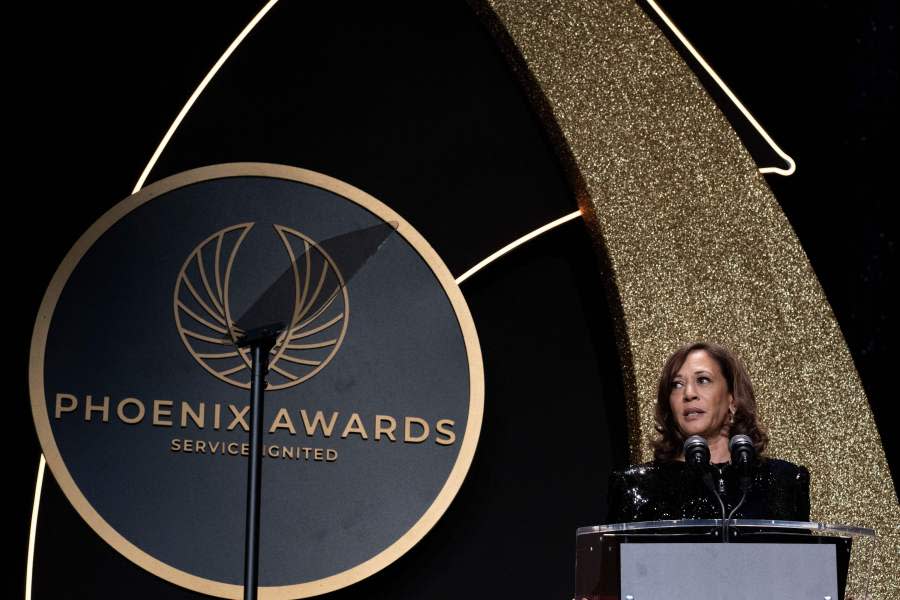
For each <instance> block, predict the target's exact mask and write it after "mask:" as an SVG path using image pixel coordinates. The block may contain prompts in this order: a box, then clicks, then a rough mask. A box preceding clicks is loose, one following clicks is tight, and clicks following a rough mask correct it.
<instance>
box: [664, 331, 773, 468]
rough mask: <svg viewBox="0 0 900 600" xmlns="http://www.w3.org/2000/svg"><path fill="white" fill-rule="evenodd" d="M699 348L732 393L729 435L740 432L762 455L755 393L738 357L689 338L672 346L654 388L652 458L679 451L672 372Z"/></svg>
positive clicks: (763, 435)
mask: <svg viewBox="0 0 900 600" xmlns="http://www.w3.org/2000/svg"><path fill="white" fill-rule="evenodd" d="M697 350H703V351H704V352H706V353H707V354H709V355H710V356H711V357H712V358H713V359H714V360H715V361H716V362H717V363H718V364H719V368H720V369H721V370H722V375H724V376H725V381H727V382H728V391H729V392H730V393H731V395H732V397H734V407H735V411H734V420H733V421H732V422H731V426H730V433H731V435H737V434H744V435H747V436H750V439H751V440H753V446H754V447H755V448H756V455H757V456H762V454H763V452H765V450H766V445H767V444H768V443H769V436H768V435H766V432H765V430H764V429H763V427H762V426H761V425H760V424H759V422H757V420H756V396H754V394H753V384H752V383H750V376H749V375H748V374H747V369H746V368H744V364H743V363H742V362H741V360H740V359H739V358H738V357H737V356H735V355H734V354H733V353H732V352H731V351H730V350H728V348H725V347H724V346H720V345H718V344H711V343H709V342H693V343H691V344H686V345H684V346H682V347H681V348H679V349H678V350H676V351H675V352H674V353H673V354H672V356H670V357H669V359H668V360H667V361H666V364H665V365H664V366H663V369H662V373H661V374H660V376H659V386H658V388H657V391H656V434H657V435H656V439H654V440H653V441H652V442H650V446H651V447H652V448H653V456H654V458H656V460H672V459H674V458H676V457H677V456H678V455H679V454H681V451H682V446H683V444H684V436H683V435H681V432H680V431H679V430H678V425H677V424H676V423H675V417H674V415H672V406H671V404H669V396H670V394H671V391H672V382H673V380H674V379H675V375H676V373H678V370H679V369H681V367H682V365H684V362H685V361H686V360H687V357H688V355H689V354H690V353H691V352H696V351H697Z"/></svg>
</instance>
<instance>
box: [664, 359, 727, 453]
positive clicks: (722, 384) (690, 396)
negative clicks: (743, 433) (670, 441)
mask: <svg viewBox="0 0 900 600" xmlns="http://www.w3.org/2000/svg"><path fill="white" fill-rule="evenodd" d="M669 406H670V407H671V408H672V416H674V417H675V423H677V424H678V429H679V430H680V431H681V434H682V435H683V436H684V437H686V438H687V437H689V436H692V435H702V436H703V437H705V438H706V439H707V440H712V439H713V438H715V437H717V436H720V435H725V436H727V435H728V425H727V423H728V421H729V414H730V412H731V409H732V408H733V406H734V397H733V396H732V394H731V393H730V392H729V391H728V382H727V381H726V380H725V376H724V375H723V374H722V369H720V368H719V363H718V362H716V360H715V359H714V358H713V357H711V356H710V355H709V354H708V353H707V352H706V351H705V350H694V351H693V352H691V353H690V354H688V356H687V359H685V361H684V364H683V365H681V368H680V369H678V372H676V373H675V376H674V377H673V378H672V383H671V389H670V392H669Z"/></svg>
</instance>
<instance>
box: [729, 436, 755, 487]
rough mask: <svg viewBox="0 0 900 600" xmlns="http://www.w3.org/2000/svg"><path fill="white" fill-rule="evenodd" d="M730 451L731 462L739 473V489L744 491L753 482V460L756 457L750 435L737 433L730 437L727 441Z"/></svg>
mask: <svg viewBox="0 0 900 600" xmlns="http://www.w3.org/2000/svg"><path fill="white" fill-rule="evenodd" d="M728 450H729V451H730V452H731V464H733V465H735V466H737V468H738V473H739V474H740V478H739V481H740V487H741V491H742V492H744V493H746V492H747V491H748V490H749V489H750V485H751V484H752V483H753V472H752V467H753V461H754V460H755V459H756V448H754V447H753V440H751V439H750V436H747V435H743V434H739V435H736V436H734V437H732V438H731V441H730V442H729V443H728Z"/></svg>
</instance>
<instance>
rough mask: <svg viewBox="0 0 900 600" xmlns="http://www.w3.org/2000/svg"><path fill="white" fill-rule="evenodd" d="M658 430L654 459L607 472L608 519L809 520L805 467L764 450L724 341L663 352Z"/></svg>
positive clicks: (749, 398) (738, 366)
mask: <svg viewBox="0 0 900 600" xmlns="http://www.w3.org/2000/svg"><path fill="white" fill-rule="evenodd" d="M656 431H657V437H656V439H655V440H653V442H652V446H653V453H654V458H655V460H653V461H652V462H650V463H645V464H642V465H636V466H632V467H630V468H628V469H626V470H624V471H616V472H613V474H612V476H611V477H610V485H609V495H608V498H609V511H608V513H607V519H606V522H607V523H623V522H627V521H658V520H667V519H718V518H723V513H724V514H725V516H728V517H731V518H740V519H781V520H788V521H808V520H809V472H808V471H807V470H806V468H805V467H802V466H799V465H795V464H793V463H790V462H787V461H784V460H778V459H775V458H767V457H765V455H764V452H765V448H766V442H767V441H768V438H767V436H766V433H765V431H764V430H763V428H762V427H761V426H760V424H759V423H758V422H757V418H756V398H755V397H754V394H753V386H752V384H751V383H750V378H749V376H748V375H747V371H746V369H745V368H744V366H743V364H742V363H741V361H740V360H739V359H738V358H737V357H736V356H735V355H734V354H732V353H731V352H730V351H729V350H728V349H726V348H724V347H723V346H719V345H717V344H710V343H705V342H696V343H693V344H688V345H686V346H682V347H681V348H679V349H678V350H676V351H675V353H674V354H672V356H670V357H669V359H668V360H667V361H666V364H665V366H663V370H662V374H661V375H660V378H659V387H658V390H657V395H656ZM704 442H705V443H704ZM686 447H687V448H686ZM686 452H687V455H688V460H686V456H685V454H686ZM733 455H734V456H735V460H732V456H733Z"/></svg>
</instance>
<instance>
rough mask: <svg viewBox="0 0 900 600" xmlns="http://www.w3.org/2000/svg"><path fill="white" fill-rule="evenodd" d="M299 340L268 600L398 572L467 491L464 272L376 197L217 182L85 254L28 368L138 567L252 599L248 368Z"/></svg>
mask: <svg viewBox="0 0 900 600" xmlns="http://www.w3.org/2000/svg"><path fill="white" fill-rule="evenodd" d="M273 322H281V323H283V324H284V326H285V327H284V330H283V332H282V333H281V335H280V336H279V338H278V341H277V344H276V346H275V348H274V349H273V350H272V352H271V353H270V354H269V358H268V360H269V376H268V379H267V381H268V387H267V392H266V400H265V402H266V406H265V418H264V427H265V433H264V440H263V441H264V453H263V491H262V511H263V512H262V526H261V553H260V586H261V589H260V593H261V597H263V598H300V597H306V596H312V595H316V594H321V593H325V592H329V591H332V590H335V589H338V588H341V587H344V586H346V585H349V584H351V583H354V582H356V581H359V580H361V579H363V578H365V577H367V576H369V575H371V574H373V573H375V572H377V571H379V570H380V569H382V568H384V567H385V566H387V565H388V564H390V563H391V562H393V561H394V560H396V559H397V558H399V557H400V556H402V555H403V554H404V553H405V552H406V551H407V550H409V549H410V548H411V547H412V546H413V545H414V544H415V543H416V542H418V541H419V540H420V539H421V538H422V537H423V536H424V535H425V534H426V533H427V532H428V531H429V529H430V528H431V527H432V526H433V525H434V524H435V523H436V522H437V520H438V519H439V518H440V517H441V515H442V514H443V513H444V511H445V510H446V509H447V507H448V505H449V504H450V502H451V501H452V499H453V497H454V496H455V495H456V492H457V491H458V490H459V487H460V486H461V484H462V481H463V478H464V477H465V475H466V472H467V471H468V468H469V465H470V464H471V461H472V458H473V456H474V452H475V446H476V444H477V441H478V434H479V430H480V426H481V418H482V411H483V401H484V378H483V372H482V363H481V354H480V349H479V346H478V339H477V336H476V333H475V327H474V324H473V321H472V317H471V315H470V314H469V311H468V308H467V307H466V303H465V300H464V299H463V296H462V294H461V293H460V291H459V288H458V286H457V285H456V283H455V282H454V280H453V277H452V276H451V274H450V273H449V271H448V270H447V268H446V267H445V266H444V264H443V262H442V261H441V260H440V258H439V257H438V256H437V254H436V253H435V252H434V250H433V249H432V248H431V247H430V246H429V245H428V243H427V242H426V241H425V240H424V239H423V238H422V236H421V235H419V234H418V233H417V232H416V231H415V230H414V229H413V228H412V227H411V226H410V225H409V224H408V223H407V222H406V221H404V220H403V219H402V218H401V217H400V216H399V215H397V214H396V213H394V212H393V211H392V210H391V209H390V208H388V207H387V206H386V205H384V204H382V203H381V202H379V201H378V200H376V199H375V198H372V197H371V196H369V195H367V194H366V193H364V192H362V191H360V190H358V189H356V188H354V187H352V186H350V185H348V184H345V183H343V182H340V181H337V180H335V179H332V178H330V177H327V176H325V175H321V174H318V173H313V172H311V171H305V170H302V169H296V168H292V167H285V166H278V165H269V164H258V163H238V164H229V165H217V166H212V167H205V168H201V169H196V170H192V171H188V172H185V173H181V174H179V175H175V176H172V177H169V178H167V179H165V180H162V181H160V182H158V183H155V184H153V185H151V186H149V187H147V188H145V189H144V190H142V191H141V192H139V193H137V194H135V195H133V196H130V197H129V198H126V199H125V200H123V201H122V202H121V203H119V204H118V205H116V206H115V207H114V208H113V209H111V210H110V211H109V212H108V213H107V214H105V215H104V216H103V217H102V218H101V219H100V220H99V221H98V222H97V223H95V224H94V225H93V226H92V227H91V228H90V229H89V230H88V231H87V232H86V233H85V234H84V235H83V236H82V237H81V239H80V240H79V241H78V242H77V243H76V244H75V246H74V247H73V248H72V250H71V251H70V252H69V254H68V255H67V256H66V258H65V260H64V261H63V263H62V265H61V266H60V267H59V270H58V271H57V273H56V275H55V276H54V278H53V280H52V282H51V284H50V286H49V288H48V290H47V293H46V295H45V297H44V301H43V303H42V305H41V309H40V313H39V315H38V319H37V323H36V325H35V331H34V337H33V340H32V347H31V363H30V367H29V378H30V389H31V402H32V412H33V415H34V419H35V424H36V427H37V430H38V435H39V437H40V440H41V445H42V447H43V451H44V454H45V456H46V458H47V462H48V464H49V465H50V468H51V469H52V470H53V474H54V476H55V477H56V479H57V481H58V482H59V483H60V486H61V487H62V489H63V491H64V492H65V494H66V496H67V497H68V498H69V500H70V501H71V502H72V504H73V505H74V506H75V508H76V509H77V510H78V512H79V513H80V514H81V516H82V517H83V518H84V519H85V520H86V521H87V522H88V523H89V524H90V526H91V527H92V528H93V529H94V530H95V531H96V532H97V533H98V534H99V535H100V536H101V537H103V539H105V540H106V541H107V542H108V543H109V544H111V545H112V546H113V547H114V548H115V549H116V550H118V551H119V552H121V553H122V554H123V555H125V556H126V557H128V558H129V559H131V560H132V561H134V562H135V563H137V564H139V565H140V566H142V567H144V568H145V569H147V570H149V571H151V572H152V573H154V574H156V575H158V576H160V577H162V578H164V579H167V580H169V581H171V582H173V583H176V584H178V585H181V586H184V587H187V588H190V589H193V590H196V591H198V592H202V593H206V594H212V595H217V596H222V597H231V598H239V597H241V593H242V587H241V586H242V565H243V562H242V561H243V543H244V539H243V536H244V511H245V502H246V498H245V495H246V476H247V475H246V473H247V460H248V457H247V454H248V445H249V444H248V433H247V431H248V424H249V418H248V411H249V408H248V406H249V357H248V355H247V354H246V353H245V352H244V351H242V350H240V349H238V348H237V346H236V344H235V343H234V342H235V340H236V339H237V338H239V337H240V336H241V335H242V334H243V333H244V332H246V331H248V330H251V329H253V328H255V327H258V326H261V325H265V324H269V323H273Z"/></svg>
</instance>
